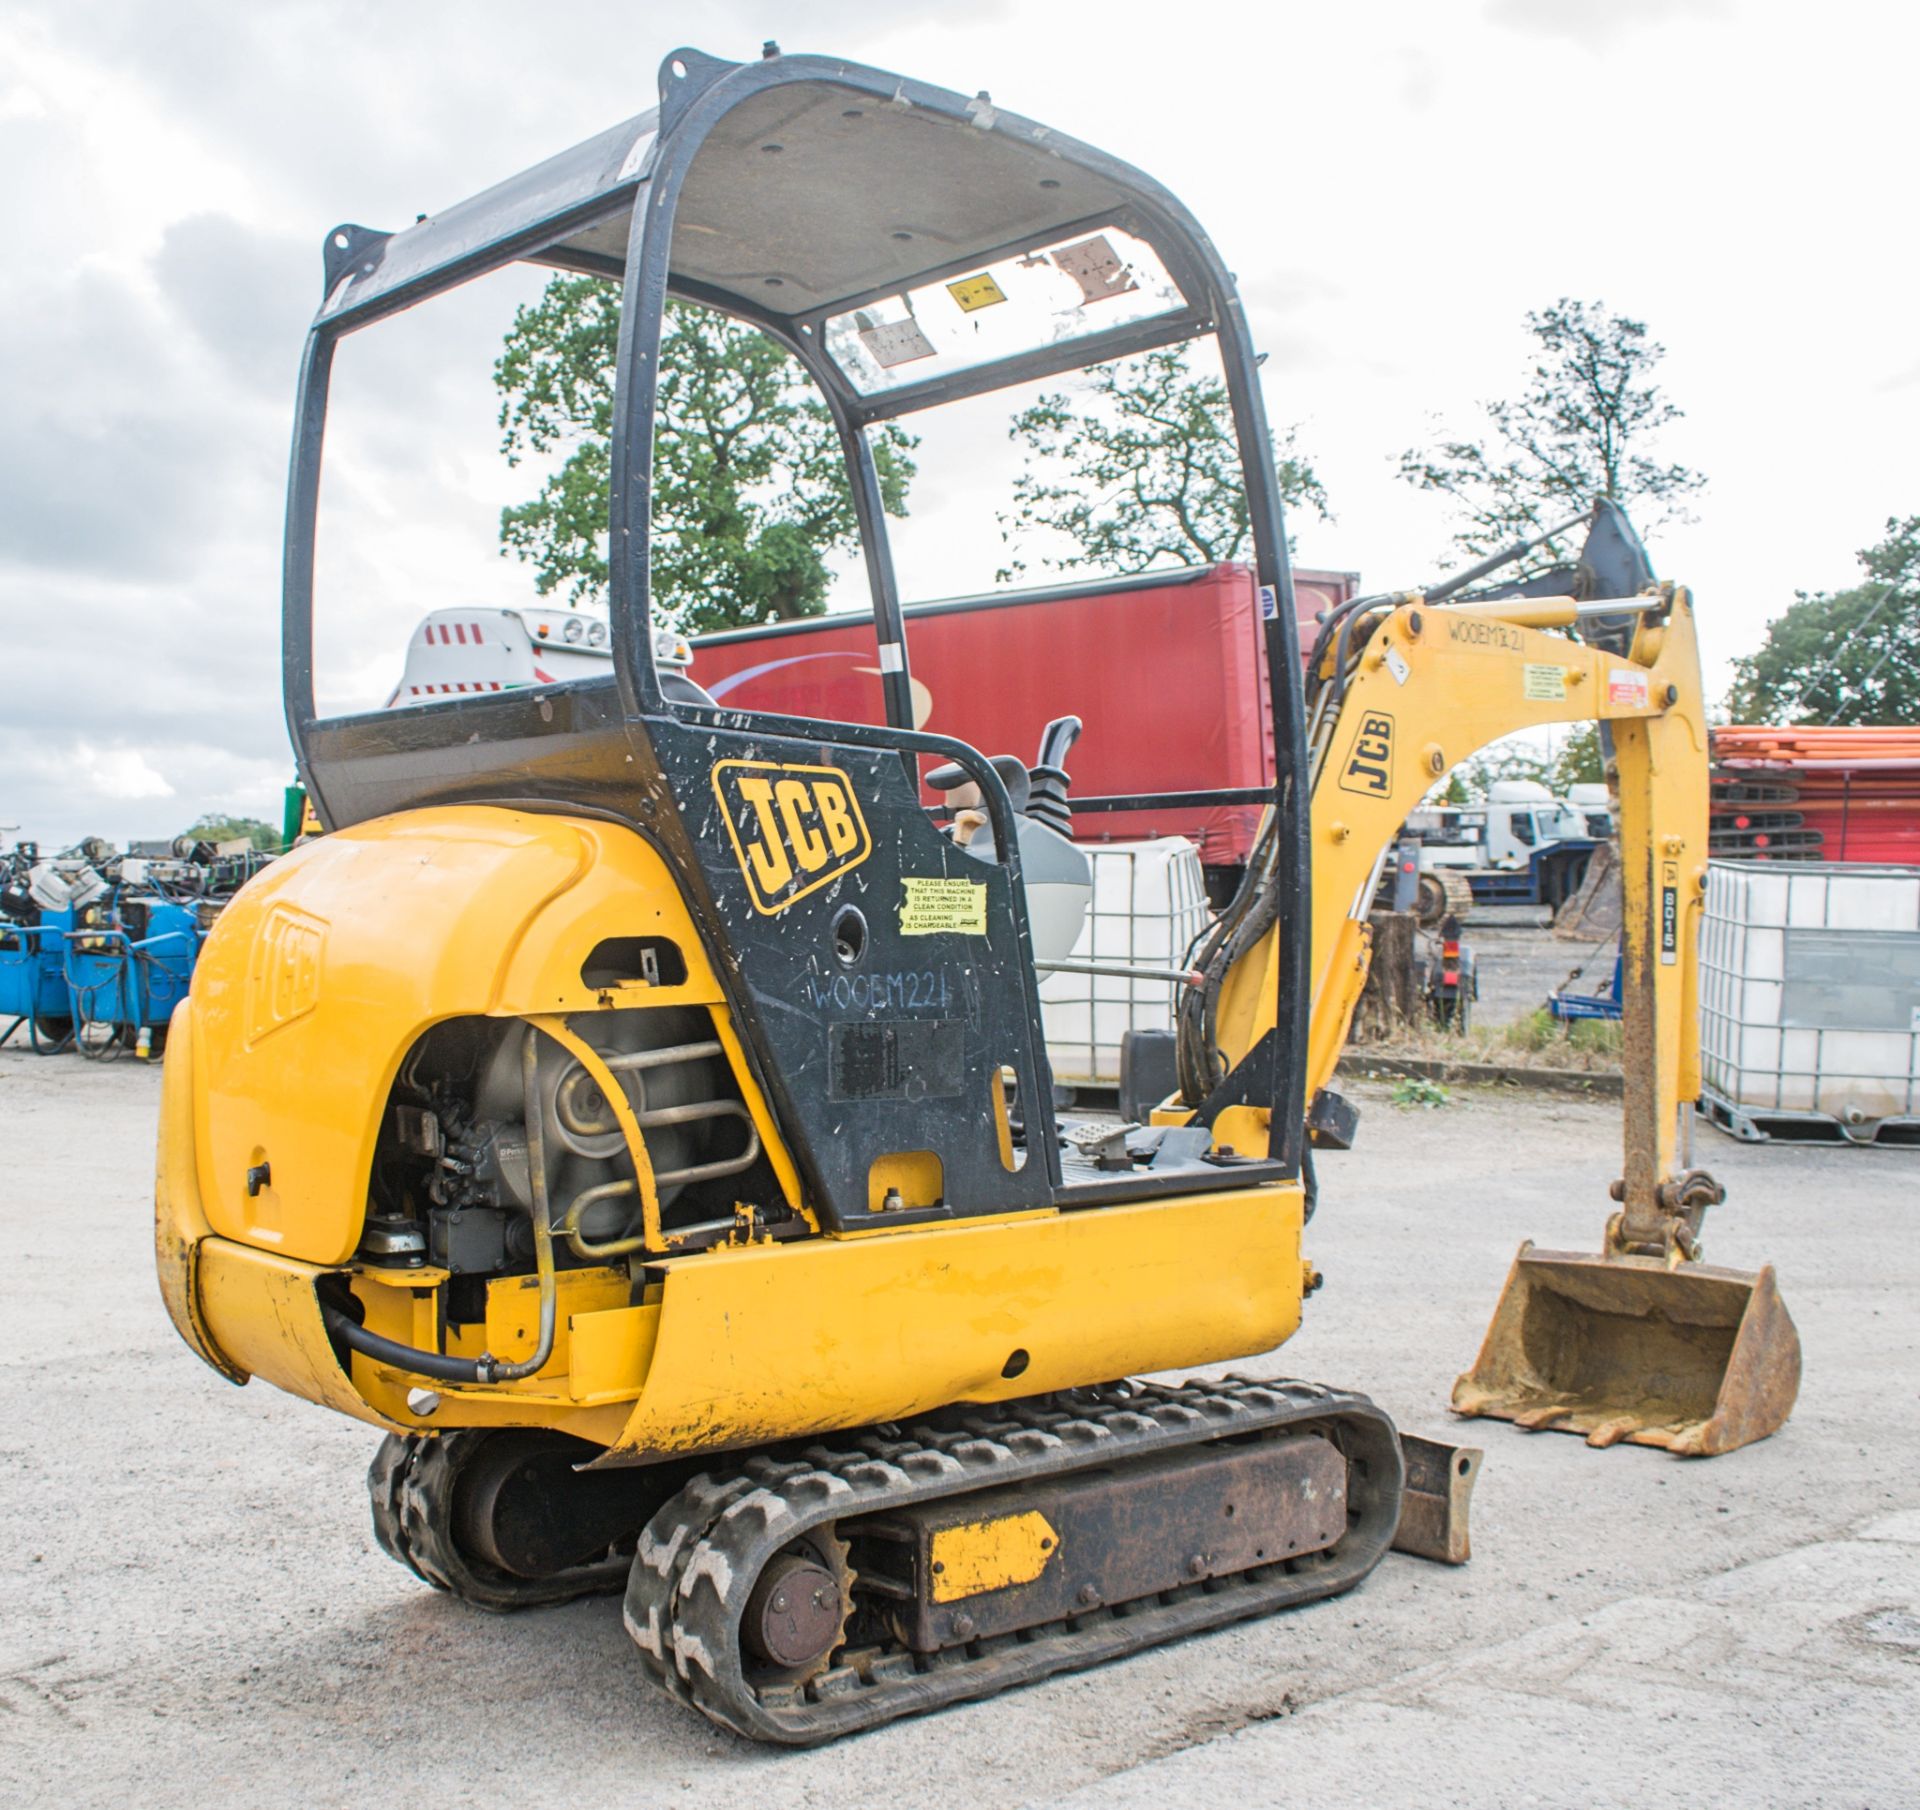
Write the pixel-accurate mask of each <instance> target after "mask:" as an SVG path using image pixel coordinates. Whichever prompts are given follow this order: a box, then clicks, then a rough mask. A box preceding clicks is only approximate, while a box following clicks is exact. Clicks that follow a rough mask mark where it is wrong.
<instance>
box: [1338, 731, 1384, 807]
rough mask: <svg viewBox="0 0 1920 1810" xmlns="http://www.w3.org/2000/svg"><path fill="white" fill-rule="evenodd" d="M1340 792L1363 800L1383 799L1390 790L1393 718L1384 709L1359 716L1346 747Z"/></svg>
mask: <svg viewBox="0 0 1920 1810" xmlns="http://www.w3.org/2000/svg"><path fill="white" fill-rule="evenodd" d="M1340 789H1341V790H1342V791H1343V792H1358V793H1360V795H1361V796H1362V797H1364V798H1385V797H1386V796H1387V795H1388V794H1389V793H1390V792H1391V791H1392V790H1393V718H1392V717H1390V716H1388V715H1387V713H1386V712H1385V711H1384V710H1369V711H1368V712H1367V713H1366V715H1364V716H1363V717H1361V719H1360V727H1359V728H1358V729H1356V730H1355V731H1354V732H1353V740H1352V742H1350V743H1349V744H1348V747H1347V764H1346V765H1345V766H1344V767H1343V768H1342V769H1341V771H1340Z"/></svg>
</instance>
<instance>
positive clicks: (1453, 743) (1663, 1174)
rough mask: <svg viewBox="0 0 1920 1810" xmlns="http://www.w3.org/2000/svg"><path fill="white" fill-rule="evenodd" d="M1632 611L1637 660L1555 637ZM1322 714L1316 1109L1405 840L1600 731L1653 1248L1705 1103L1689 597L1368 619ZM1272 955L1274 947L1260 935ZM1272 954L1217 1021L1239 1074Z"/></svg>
mask: <svg viewBox="0 0 1920 1810" xmlns="http://www.w3.org/2000/svg"><path fill="white" fill-rule="evenodd" d="M1626 613H1632V614H1636V615H1637V616H1638V617H1639V619H1640V626H1639V628H1638V631H1637V632H1636V634H1635V635H1634V638H1633V643H1632V647H1631V650H1630V652H1629V653H1627V654H1625V655H1620V654H1615V653H1610V652H1607V651H1604V650H1602V649H1600V648H1596V647H1592V646H1589V645H1587V644H1586V643H1584V642H1580V641H1574V640H1570V639H1568V638H1567V637H1566V636H1565V635H1563V634H1558V633H1554V632H1552V631H1554V630H1557V629H1564V628H1568V627H1571V626H1573V625H1574V624H1575V623H1576V622H1578V621H1579V620H1581V619H1582V618H1584V617H1587V616H1598V615H1608V616H1614V617H1618V616H1620V615H1622V614H1626ZM1325 677H1326V679H1327V681H1328V685H1329V687H1330V688H1331V687H1335V686H1338V687H1339V689H1338V694H1337V699H1336V698H1335V697H1334V696H1333V695H1332V693H1331V690H1329V692H1328V694H1327V698H1326V701H1325V702H1324V703H1323V705H1322V707H1321V708H1320V709H1319V710H1318V712H1317V713H1316V718H1315V724H1314V728H1315V736H1314V759H1315V766H1314V774H1313V797H1312V836H1313V873H1314V886H1313V918H1312V926H1313V954H1312V964H1311V974H1312V984H1313V1007H1312V1033H1311V1038H1310V1041H1309V1045H1308V1068H1307V1087H1308V1093H1309V1097H1311V1095H1312V1094H1313V1093H1315V1092H1317V1091H1318V1090H1319V1089H1321V1088H1323V1087H1325V1086H1327V1085H1328V1083H1329V1082H1330V1081H1331V1080H1332V1078H1333V1070H1334V1065H1335V1064H1336V1063H1337V1062H1338V1060H1339V1057H1340V1052H1341V1049H1342V1047H1343V1046H1344V1044H1345V1042H1346V1038H1347V1032H1348V1029H1349V1027H1350V1025H1351V1023H1352V1019H1353V1012H1354V1007H1355V1006H1356V1005H1357V1003H1358V1001H1359V998H1360V993H1361V989H1362V988H1363V987H1364V985H1365V983H1366V977H1367V966H1368V959H1369V938H1368V930H1367V914H1368V911H1369V908H1370V907H1371V904H1372V901H1373V896H1374V889H1375V886H1376V884H1377V882H1378V879H1379V874H1380V867H1381V863H1382V861H1383V860H1384V859H1385V857H1386V853H1387V851H1388V849H1389V848H1390V847H1391V845H1392V842H1393V839H1394V837H1395V835H1396V834H1397V832H1398V831H1399V828H1400V826H1401V825H1402V824H1403V823H1404V822H1405V821H1406V819H1407V816H1408V814H1409V813H1410V812H1411V811H1413V810H1414V809H1415V808H1416V807H1417V806H1418V805H1419V804H1420V802H1421V800H1422V799H1423V798H1424V797H1425V796H1426V795H1427V793H1428V792H1429V791H1430V790H1431V789H1432V788H1433V786H1434V785H1435V784H1436V783H1437V782H1438V781H1439V780H1440V779H1442V778H1444V777H1445V775H1446V774H1447V772H1448V771H1449V770H1450V769H1452V768H1453V767H1455V766H1457V765H1458V764H1459V763H1460V762H1461V761H1463V760H1465V759H1467V758H1468V757H1469V756H1470V755H1472V754H1474V753H1476V752H1478V751H1479V750H1480V749H1481V748H1484V747H1485V746H1486V745H1487V744H1488V743H1489V742H1493V741H1497V740H1498V739H1499V738H1500V737H1502V736H1505V735H1510V734H1512V733H1513V732H1514V731H1515V730H1519V729H1530V728H1540V727H1546V726H1548V725H1552V724H1564V723H1586V722H1605V723H1609V724H1611V725H1612V727H1613V740H1614V751H1615V759H1616V763H1617V767H1618V775H1619V787H1620V823H1619V832H1620V846H1621V850H1622V894H1623V903H1624V908H1625V910H1624V920H1623V921H1624V930H1625V961H1624V975H1625V989H1626V998H1625V1008H1624V1024H1623V1031H1624V1038H1625V1046H1626V1052H1627V1059H1626V1068H1627V1075H1628V1081H1627V1100H1626V1122H1627V1130H1626V1161H1625V1171H1624V1182H1625V1187H1624V1194H1625V1202H1624V1204H1625V1206H1626V1209H1627V1211H1626V1214H1625V1215H1624V1218H1623V1226H1624V1228H1625V1231H1626V1234H1627V1236H1628V1239H1629V1242H1631V1243H1634V1244H1638V1245H1650V1244H1657V1243H1659V1242H1661V1239H1662V1234H1663V1223H1664V1222H1665V1221H1666V1220H1668V1219H1670V1218H1672V1214H1671V1213H1669V1212H1668V1211H1667V1210H1665V1209H1664V1208H1663V1207H1662V1206H1661V1187H1662V1185H1663V1184H1665V1183H1669V1182H1672V1181H1673V1180H1674V1179H1675V1177H1676V1171H1677V1170H1678V1168H1679V1166H1680V1165H1681V1164H1682V1163H1683V1162H1684V1161H1685V1153H1684V1136H1683V1119H1684V1112H1685V1104H1686V1103H1687V1102H1691V1101H1692V1100H1693V1099H1694V1097H1695V1096H1696V1095H1697V1093H1698V1092H1699V1035H1698V1028H1697V1027H1698V1013H1697V1010H1696V1006H1697V996H1696V980H1695V957H1694V951H1695V946H1696V942H1697V933H1698V926H1699V918H1700V913H1701V910H1702V906H1703V902H1704V898H1705V888H1706V863H1707V730H1706V711H1705V704H1704V700H1703V697H1702V692H1701V681H1700V657H1699V648H1698V643H1697V640H1696V636H1695V630H1694V617H1693V604H1692V599H1691V598H1690V597H1689V595H1688V593H1687V592H1686V591H1685V590H1684V589H1668V590H1666V591H1663V592H1662V593H1660V594H1658V595H1654V596H1647V597H1640V598H1635V599H1632V600H1630V601H1625V602H1623V601H1618V600H1614V601H1607V602H1601V603H1585V604H1582V603H1576V602H1575V601H1574V600H1573V599H1571V598H1513V599H1502V600H1499V601H1497V602H1489V603H1472V604H1464V605H1454V606H1444V605H1428V604H1426V603H1425V602H1424V601H1423V600H1420V599H1417V598H1416V599H1413V600H1411V601H1408V602H1406V603H1403V604H1401V605H1399V606H1398V607H1396V608H1392V609H1388V610H1386V611H1385V612H1384V613H1383V614H1382V615H1380V616H1379V617H1378V618H1376V619H1375V620H1374V621H1373V623H1372V632H1371V633H1370V634H1369V635H1367V636H1366V638H1365V640H1364V643H1363V644H1362V645H1361V647H1360V650H1359V652H1358V654H1357V655H1356V656H1354V657H1353V658H1352V659H1351V660H1350V663H1349V667H1348V671H1347V673H1346V675H1345V683H1344V686H1340V684H1339V678H1338V676H1337V675H1325ZM1267 942H1268V943H1269V944H1270V942H1271V938H1269V939H1267ZM1272 960H1273V952H1272V950H1271V948H1270V947H1268V946H1265V945H1263V946H1262V947H1261V948H1259V949H1256V950H1255V951H1253V952H1251V953H1250V954H1249V956H1248V957H1247V958H1246V959H1244V960H1243V961H1242V962H1241V963H1240V964H1238V965H1237V966H1236V968H1235V969H1234V970H1233V971H1232V972H1231V973H1230V974H1229V975H1228V976H1227V979H1226V982H1225V984H1224V986H1223V987H1222V990H1221V1000H1220V1005H1219V1011H1218V1028H1219V1043H1220V1049H1221V1054H1222V1055H1223V1056H1224V1057H1225V1058H1226V1060H1227V1061H1228V1062H1229V1063H1230V1064H1231V1063H1233V1062H1236V1061H1238V1060H1239V1058H1240V1056H1241V1055H1242V1054H1243V1053H1244V1052H1245V1051H1246V1050H1248V1049H1250V1048H1252V1046H1253V1045H1254V1044H1255V1043H1256V1042H1257V1041H1258V1040H1259V1038H1260V1036H1261V1035H1262V1034H1263V1033H1264V1032H1265V1031H1267V1030H1268V1029H1269V1028H1270V1027H1271V1025H1272V1024H1273V1021H1274V1006H1275V1001H1274V995H1273V988H1272V984H1271V974H1272Z"/></svg>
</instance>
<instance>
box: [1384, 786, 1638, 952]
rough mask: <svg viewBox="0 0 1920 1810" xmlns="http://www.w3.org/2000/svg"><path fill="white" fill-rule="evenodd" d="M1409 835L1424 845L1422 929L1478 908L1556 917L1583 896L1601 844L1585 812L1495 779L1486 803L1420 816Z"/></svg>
mask: <svg viewBox="0 0 1920 1810" xmlns="http://www.w3.org/2000/svg"><path fill="white" fill-rule="evenodd" d="M1601 789H1602V790H1603V791H1604V790H1605V788H1604V787H1603V788H1601ZM1402 835H1403V837H1404V838H1405V839H1408V840H1412V841H1415V842H1417V843H1418V844H1419V867H1420V875H1421V879H1422V882H1423V884H1422V885H1421V886H1420V889H1419V898H1418V902H1417V904H1416V907H1415V909H1416V910H1417V911H1418V912H1419V914H1420V921H1421V922H1422V923H1423V924H1433V923H1437V922H1438V921H1439V919H1440V916H1441V914H1442V913H1443V912H1445V911H1449V910H1450V911H1452V912H1453V913H1454V914H1455V915H1456V916H1461V915H1464V914H1465V913H1466V912H1467V911H1469V910H1471V909H1472V908H1474V907H1475V906H1495V905H1543V906H1546V907H1548V908H1549V909H1551V910H1557V909H1558V908H1559V907H1560V905H1561V903H1562V901H1564V900H1566V899H1568V898H1570V897H1572V895H1573V894H1574V893H1576V892H1578V891H1579V890H1580V883H1581V881H1582V880H1584V879H1585V878H1586V875H1587V863H1588V862H1589V861H1590V860H1591V859H1592V858H1593V851H1594V850H1595V849H1596V848H1598V847H1599V846H1600V843H1601V841H1602V838H1601V837H1598V836H1596V835H1594V834H1593V832H1592V828H1591V823H1590V817H1589V813H1588V811H1587V810H1586V809H1585V808H1582V807H1576V806H1575V805H1573V804H1572V803H1571V802H1570V801H1568V800H1566V799H1560V798H1556V797H1554V795H1553V793H1552V792H1550V791H1549V790H1548V789H1547V788H1546V787H1545V786H1543V785H1541V784H1540V783H1539V781H1538V780H1532V779H1498V780H1495V781H1494V783H1493V788H1492V792H1491V795H1490V796H1489V797H1488V799H1487V801H1486V802H1485V803H1484V804H1473V805H1438V806H1429V807H1427V808H1425V809H1422V810H1418V811H1415V812H1414V813H1413V814H1412V815H1411V816H1410V817H1409V818H1408V819H1407V824H1406V828H1405V830H1404V831H1403V832H1402Z"/></svg>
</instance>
